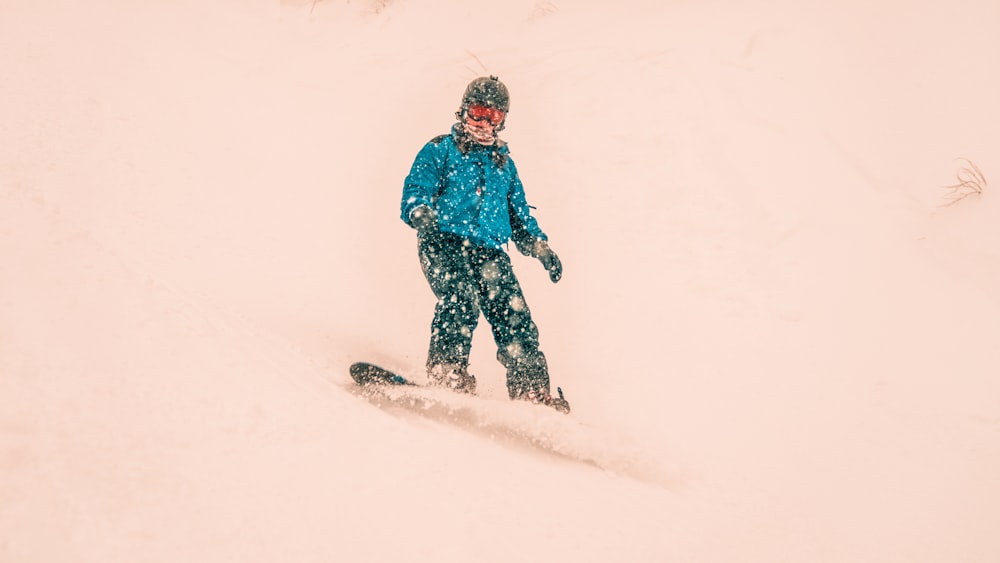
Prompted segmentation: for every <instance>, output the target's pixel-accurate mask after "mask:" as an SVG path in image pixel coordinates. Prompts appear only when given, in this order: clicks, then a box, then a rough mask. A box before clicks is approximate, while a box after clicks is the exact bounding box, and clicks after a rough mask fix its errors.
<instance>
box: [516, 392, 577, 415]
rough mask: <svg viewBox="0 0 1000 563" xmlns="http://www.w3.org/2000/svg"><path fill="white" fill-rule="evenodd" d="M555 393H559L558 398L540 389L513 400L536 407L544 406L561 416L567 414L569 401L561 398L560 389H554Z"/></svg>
mask: <svg viewBox="0 0 1000 563" xmlns="http://www.w3.org/2000/svg"><path fill="white" fill-rule="evenodd" d="M556 391H557V392H558V393H559V396H558V397H553V396H552V394H551V393H549V392H548V391H545V390H542V389H533V390H531V391H528V392H527V393H524V394H523V395H521V396H519V397H515V399H519V400H522V401H528V402H529V403H534V404H536V405H545V406H547V407H552V408H554V409H556V410H557V411H559V412H561V413H563V414H569V401H567V400H566V398H565V397H563V392H562V388H561V387H556Z"/></svg>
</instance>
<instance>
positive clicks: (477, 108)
mask: <svg viewBox="0 0 1000 563" xmlns="http://www.w3.org/2000/svg"><path fill="white" fill-rule="evenodd" d="M465 113H466V115H468V116H469V118H470V119H473V120H475V121H482V120H484V119H485V120H487V121H489V122H490V125H492V126H494V127H496V126H497V125H500V124H501V123H503V118H504V116H505V115H506V114H505V113H504V112H502V111H500V110H498V109H497V108H491V107H488V106H484V105H482V104H472V105H471V106H469V108H468V109H467V110H466V112H465Z"/></svg>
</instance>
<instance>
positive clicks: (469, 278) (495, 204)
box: [401, 76, 569, 412]
mask: <svg viewBox="0 0 1000 563" xmlns="http://www.w3.org/2000/svg"><path fill="white" fill-rule="evenodd" d="M509 109H510V94H509V92H508V90H507V87H506V86H504V84H503V83H502V82H500V80H499V79H498V78H497V77H496V76H490V77H480V78H476V79H475V80H473V81H472V82H471V83H469V85H468V87H466V89H465V94H464V95H463V96H462V103H461V106H460V107H459V108H458V111H457V112H456V113H455V115H456V117H457V118H458V122H457V123H455V124H454V125H453V126H452V128H451V133H450V134H448V135H440V136H438V137H435V138H434V139H432V140H431V141H429V142H428V143H427V144H426V145H424V147H423V149H421V150H420V152H419V153H418V154H417V157H416V159H415V160H414V162H413V166H412V168H411V169H410V173H409V175H408V176H407V177H406V180H405V182H404V185H403V198H402V204H401V212H402V213H401V218H402V219H403V221H404V222H405V223H406V224H408V225H409V226H411V227H412V228H414V229H416V230H417V246H418V252H419V256H420V265H421V267H422V268H423V272H424V276H425V277H426V278H427V282H428V283H429V284H430V287H431V290H432V291H433V292H434V295H435V296H436V297H437V306H436V307H435V309H434V320H433V323H432V325H431V341H430V349H429V351H428V355H427V378H428V381H429V383H430V384H432V385H439V386H444V387H448V388H451V389H454V390H455V391H459V392H465V393H474V392H475V389H476V378H475V376H473V375H471V374H469V369H468V368H469V352H470V348H471V345H472V333H473V331H474V330H475V328H476V325H477V324H478V323H479V314H480V311H481V312H482V313H483V315H484V316H485V317H486V320H487V321H488V322H489V323H490V325H491V327H492V330H493V339H494V341H495V342H496V345H497V360H499V362H500V363H501V364H502V365H503V366H504V367H506V368H507V391H508V394H509V395H510V398H511V399H520V400H527V401H531V402H534V403H541V404H545V405H548V406H551V407H553V408H555V409H557V410H560V411H562V412H569V403H567V402H566V400H565V399H564V398H563V397H562V393H561V392H560V393H559V396H558V397H553V396H552V394H551V392H550V387H549V371H548V365H547V363H546V361H545V355H544V354H543V353H542V352H541V350H539V348H538V328H537V327H536V326H535V323H534V321H532V319H531V313H530V312H529V310H528V306H527V304H526V303H525V300H524V295H523V293H522V291H521V285H520V283H519V282H518V280H517V277H516V276H515V275H514V271H513V269H512V267H511V261H510V256H508V255H507V252H506V251H505V245H506V244H507V243H508V242H509V241H510V240H513V241H514V244H515V246H516V247H517V249H518V250H519V251H520V252H521V253H522V254H524V255H525V256H532V257H534V258H537V259H538V260H539V261H541V263H542V265H543V266H544V267H545V269H546V270H547V271H548V274H549V278H550V279H551V280H552V282H553V283H555V282H558V281H559V279H560V278H561V277H562V263H561V262H560V261H559V257H558V256H556V253H555V252H553V251H552V249H551V248H549V245H548V242H547V240H548V237H547V236H546V235H545V233H544V232H542V230H541V229H540V228H539V226H538V223H537V221H536V220H535V218H534V217H532V216H531V207H529V206H528V202H527V201H526V199H525V194H524V186H523V185H522V184H521V180H520V178H519V177H518V174H517V168H516V167H515V166H514V161H513V160H512V159H511V158H510V153H509V149H508V148H507V144H506V143H505V142H504V141H501V140H500V139H499V138H498V137H497V134H498V133H499V132H500V131H502V130H503V129H504V125H505V124H506V119H507V112H508V111H509Z"/></svg>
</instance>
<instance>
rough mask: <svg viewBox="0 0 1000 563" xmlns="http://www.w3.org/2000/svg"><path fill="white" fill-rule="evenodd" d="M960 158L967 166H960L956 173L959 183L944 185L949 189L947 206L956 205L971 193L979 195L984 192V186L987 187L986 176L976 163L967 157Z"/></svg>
mask: <svg viewBox="0 0 1000 563" xmlns="http://www.w3.org/2000/svg"><path fill="white" fill-rule="evenodd" d="M959 160H960V161H962V162H964V163H965V164H966V166H963V167H962V168H960V169H959V171H958V173H957V174H956V175H955V179H956V180H957V183H955V184H952V185H950V186H945V187H944V188H945V189H946V190H949V193H948V203H946V204H945V206H948V205H954V204H956V203H958V202H960V201H962V200H963V199H965V198H967V197H969V196H970V195H979V194H981V193H983V188H985V187H986V176H984V175H983V171H982V170H980V169H979V167H978V166H976V163H974V162H972V161H971V160H969V159H967V158H960V159H959Z"/></svg>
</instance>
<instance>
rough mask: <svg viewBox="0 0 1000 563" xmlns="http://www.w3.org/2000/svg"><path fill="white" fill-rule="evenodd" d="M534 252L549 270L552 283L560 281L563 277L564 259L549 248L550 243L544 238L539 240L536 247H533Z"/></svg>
mask: <svg viewBox="0 0 1000 563" xmlns="http://www.w3.org/2000/svg"><path fill="white" fill-rule="evenodd" d="M532 254H533V256H534V257H535V258H538V261H539V262H541V263H542V266H544V267H545V269H546V270H547V271H548V272H549V279H550V280H552V283H556V282H558V281H559V280H560V279H562V261H560V260H559V257H558V256H557V255H556V253H555V252H553V251H552V249H551V248H549V244H548V243H547V242H545V241H544V240H538V241H536V242H535V247H534V248H533V249H532Z"/></svg>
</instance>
